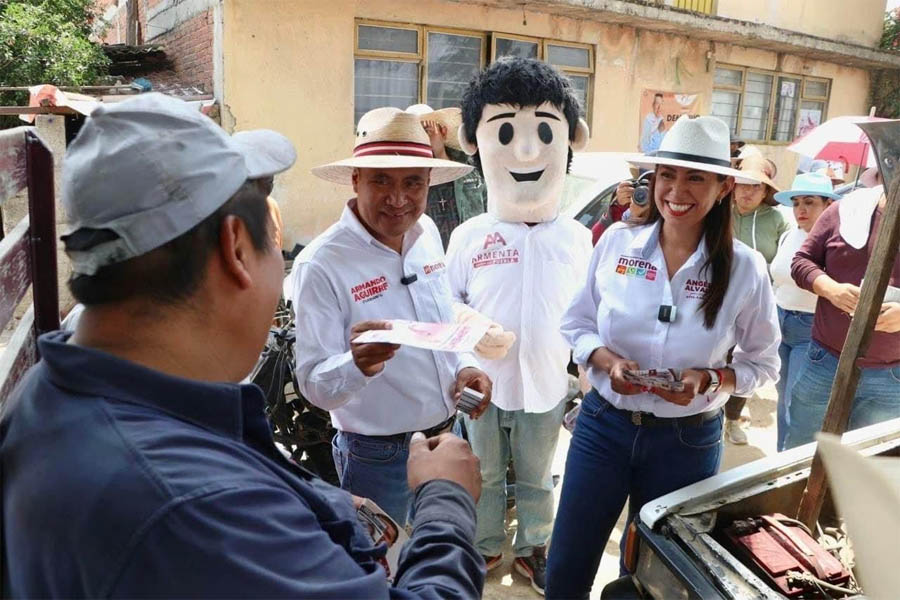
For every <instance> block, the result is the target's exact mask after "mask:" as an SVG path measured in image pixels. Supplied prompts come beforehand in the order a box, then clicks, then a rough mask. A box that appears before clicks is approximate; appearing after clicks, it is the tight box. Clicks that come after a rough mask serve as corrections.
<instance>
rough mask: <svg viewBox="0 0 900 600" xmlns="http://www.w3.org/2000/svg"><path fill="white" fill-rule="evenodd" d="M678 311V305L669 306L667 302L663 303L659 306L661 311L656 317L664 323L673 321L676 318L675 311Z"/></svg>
mask: <svg viewBox="0 0 900 600" xmlns="http://www.w3.org/2000/svg"><path fill="white" fill-rule="evenodd" d="M676 312H677V309H676V307H674V306H669V305H667V304H663V305H662V306H660V307H659V313H658V314H657V315H656V318H657V319H659V320H660V321H662V322H663V323H671V322H673V321H674V320H675V313H676Z"/></svg>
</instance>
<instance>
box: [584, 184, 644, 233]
mask: <svg viewBox="0 0 900 600" xmlns="http://www.w3.org/2000/svg"><path fill="white" fill-rule="evenodd" d="M652 175H653V171H647V172H645V173H642V174H641V176H640V177H638V178H637V179H626V180H625V181H623V182H621V183H620V184H619V185H618V186H616V197H615V202H612V203H610V205H609V208H607V209H606V212H605V213H603V216H602V217H600V220H599V221H597V222H596V223H594V226H593V227H591V243H592V244H593V245H594V246H596V245H597V242H598V241H599V240H600V236H601V235H603V232H604V231H606V230H607V229H609V226H610V225H612V224H613V223H618V222H619V221H630V220H634V221H641V220H643V219H644V217H645V216H646V215H647V212H648V211H649V210H650V209H649V207H648V206H647V205H648V204H649V201H648V200H649V198H648V192H647V184H648V182H649V181H650V177H651V176H652Z"/></svg>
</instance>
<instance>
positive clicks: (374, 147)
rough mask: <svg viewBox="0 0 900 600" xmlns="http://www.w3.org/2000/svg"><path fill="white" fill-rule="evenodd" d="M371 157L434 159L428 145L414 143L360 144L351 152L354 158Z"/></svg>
mask: <svg viewBox="0 0 900 600" xmlns="http://www.w3.org/2000/svg"><path fill="white" fill-rule="evenodd" d="M372 155H387V156H395V155H403V156H420V157H423V158H434V152H433V151H432V150H431V146H429V145H428V144H418V143H416V142H369V143H367V144H360V145H359V146H357V147H356V148H354V150H353V157H354V158H358V157H360V156H372Z"/></svg>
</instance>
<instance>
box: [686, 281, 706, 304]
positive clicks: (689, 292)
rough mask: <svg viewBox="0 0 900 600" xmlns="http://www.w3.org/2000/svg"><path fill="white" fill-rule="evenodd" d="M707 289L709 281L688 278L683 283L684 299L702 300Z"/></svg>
mask: <svg viewBox="0 0 900 600" xmlns="http://www.w3.org/2000/svg"><path fill="white" fill-rule="evenodd" d="M708 291H709V282H708V281H704V280H702V279H688V280H687V281H686V282H685V283H684V298H685V300H703V299H704V298H705V297H706V293H707V292H708Z"/></svg>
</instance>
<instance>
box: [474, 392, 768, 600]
mask: <svg viewBox="0 0 900 600" xmlns="http://www.w3.org/2000/svg"><path fill="white" fill-rule="evenodd" d="M775 402H776V394H775V387H774V386H773V385H770V386H767V387H764V388H762V389H760V390H759V391H758V392H757V393H756V395H754V396H753V397H752V398H750V399H749V400H748V402H747V406H746V407H745V408H744V413H743V418H744V421H745V423H744V430H745V431H746V432H747V438H748V441H749V443H748V444H747V445H746V446H735V445H733V444H731V443H729V442H725V453H724V456H723V458H722V467H721V470H722V471H725V470H728V469H731V468H733V467H736V466H739V465H742V464H745V463H748V462H751V461H754V460H756V459H758V458H762V457H764V456H768V455H770V454H773V453H774V452H775ZM571 437H572V436H571V435H570V434H569V432H568V431H566V430H565V429H563V430H562V432H561V433H560V436H559V445H558V447H557V450H556V454H555V455H554V458H553V473H554V474H558V475H562V476H563V477H564V476H565V473H564V471H565V469H564V467H565V462H566V453H567V452H568V450H569V440H570V439H571ZM561 489H562V486H561V485H557V486H556V490H555V494H554V498H555V501H556V505H557V506H558V505H559V492H560V490H561ZM624 526H625V513H624V512H623V514H622V516H621V517H620V518H619V522H618V524H617V525H616V528H615V529H613V532H612V536H611V537H610V540H609V542H608V543H607V544H606V551H605V552H604V553H603V558H602V559H601V561H600V568H599V569H598V571H597V576H596V577H595V578H594V587H593V589H592V590H591V598H592V600H593V599H595V598H600V592H601V591H602V590H603V586H604V585H606V584H607V583H608V582H610V581H612V580H613V579H616V578H617V577H618V574H619V538H620V537H621V535H622V531H623V529H624ZM515 530H516V514H515V510H514V509H513V510H511V511H510V512H509V514H508V515H507V532H508V534H507V547H506V549H505V550H504V561H503V565H502V566H501V567H499V568H497V569H495V570H494V571H491V572H490V573H488V577H487V581H486V583H485V587H484V596H483V597H484V598H485V599H487V600H518V599H526V598H530V599H534V598H540V595H539V594H538V593H537V592H535V591H534V590H532V589H531V586H530V585H529V583H528V580H527V579H526V578H524V577H522V576H521V575H519V574H518V573H516V572H515V571H514V570H513V568H512V561H513V551H512V547H511V546H510V545H509V542H510V541H511V540H512V538H513V536H514V535H515Z"/></svg>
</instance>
